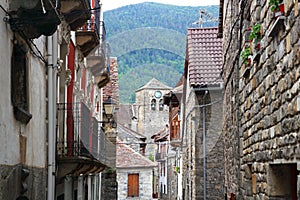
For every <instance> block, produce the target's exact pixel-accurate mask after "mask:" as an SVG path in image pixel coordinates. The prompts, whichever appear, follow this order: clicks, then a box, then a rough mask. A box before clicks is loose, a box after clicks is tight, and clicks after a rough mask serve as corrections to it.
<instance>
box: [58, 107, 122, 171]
mask: <svg viewBox="0 0 300 200" xmlns="http://www.w3.org/2000/svg"><path fill="white" fill-rule="evenodd" d="M56 133H57V134H56V137H57V156H58V157H59V158H63V157H72V158H74V157H77V158H79V157H83V158H89V159H92V160H98V161H100V162H101V163H103V164H105V165H107V166H109V167H114V166H115V158H116V146H115V145H114V144H113V143H112V142H110V141H109V139H108V138H107V137H106V136H105V133H104V131H103V128H102V126H101V124H100V123H99V121H98V120H97V119H96V118H94V117H92V114H91V111H90V109H89V108H88V107H87V106H86V105H85V104H84V103H59V104H58V105H57V129H56Z"/></svg>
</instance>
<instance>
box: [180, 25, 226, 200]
mask: <svg viewBox="0 0 300 200" xmlns="http://www.w3.org/2000/svg"><path fill="white" fill-rule="evenodd" d="M217 33H218V28H214V27H212V28H191V29H188V32H187V49H186V61H185V74H184V77H185V80H184V85H183V97H182V103H181V110H182V111H181V113H182V119H181V132H182V133H181V137H182V139H181V141H182V162H183V163H182V173H183V174H182V187H183V194H182V195H183V197H182V198H183V199H223V198H224V192H223V184H224V169H223V167H224V166H223V139H222V137H221V130H222V123H223V121H222V119H223V116H222V107H223V106H222V101H223V81H222V78H221V76H220V73H221V67H222V40H221V39H218V38H217Z"/></svg>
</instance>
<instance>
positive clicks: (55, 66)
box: [51, 32, 73, 199]
mask: <svg viewBox="0 0 300 200" xmlns="http://www.w3.org/2000/svg"><path fill="white" fill-rule="evenodd" d="M57 61H58V42H57V32H55V33H54V34H53V36H52V64H53V70H52V72H53V77H52V78H53V81H52V84H53V87H52V91H53V92H52V97H53V98H52V99H53V100H52V103H53V110H52V111H51V112H53V115H52V117H53V138H52V142H53V143H52V145H53V146H52V147H51V148H52V153H53V157H52V163H53V167H52V169H53V170H52V175H53V182H52V184H53V185H52V187H53V194H54V199H55V174H56V102H57V100H56V99H57V97H56V96H57V69H58V62H57ZM72 183H73V181H72ZM72 186H73V184H72ZM72 189H73V187H72Z"/></svg>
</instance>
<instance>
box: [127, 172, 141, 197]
mask: <svg viewBox="0 0 300 200" xmlns="http://www.w3.org/2000/svg"><path fill="white" fill-rule="evenodd" d="M127 196H128V197H138V196H139V174H128V191H127Z"/></svg>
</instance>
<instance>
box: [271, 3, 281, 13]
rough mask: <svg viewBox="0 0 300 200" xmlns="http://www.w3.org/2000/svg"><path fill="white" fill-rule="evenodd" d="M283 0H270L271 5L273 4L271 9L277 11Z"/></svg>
mask: <svg viewBox="0 0 300 200" xmlns="http://www.w3.org/2000/svg"><path fill="white" fill-rule="evenodd" d="M281 2H282V0H270V1H269V6H271V11H272V12H274V11H277V10H279V4H280V3H281Z"/></svg>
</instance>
